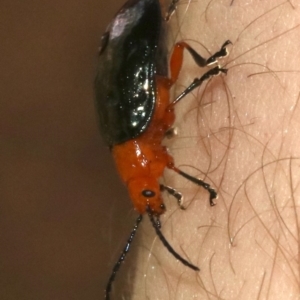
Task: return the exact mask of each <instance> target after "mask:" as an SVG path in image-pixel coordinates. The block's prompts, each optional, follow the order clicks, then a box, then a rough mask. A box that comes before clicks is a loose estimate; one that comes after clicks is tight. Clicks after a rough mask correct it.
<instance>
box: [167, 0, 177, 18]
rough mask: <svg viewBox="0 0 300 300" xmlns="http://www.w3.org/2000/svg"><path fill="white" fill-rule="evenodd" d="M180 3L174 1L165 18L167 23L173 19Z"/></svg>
mask: <svg viewBox="0 0 300 300" xmlns="http://www.w3.org/2000/svg"><path fill="white" fill-rule="evenodd" d="M178 2H179V0H172V2H171V4H170V5H169V7H168V11H167V13H166V16H165V20H166V21H167V22H168V21H169V20H170V19H171V17H172V15H173V13H174V12H175V10H176V9H177V3H178Z"/></svg>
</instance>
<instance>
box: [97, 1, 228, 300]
mask: <svg viewBox="0 0 300 300" xmlns="http://www.w3.org/2000/svg"><path fill="white" fill-rule="evenodd" d="M166 19H169V18H168V17H167V18H166ZM165 25H166V20H165V19H164V18H163V17H162V12H161V6H160V3H159V1H158V0H129V1H127V2H126V4H125V5H124V6H123V7H122V8H121V9H120V11H119V12H118V13H117V14H116V15H115V17H114V19H113V20H112V22H111V23H110V25H109V26H108V29H107V31H106V33H105V34H104V35H103V36H102V41H101V48H100V54H99V62H98V73H97V76H96V80H95V93H96V105H97V111H98V115H99V120H100V129H101V132H102V135H103V137H104V140H105V141H106V143H107V144H108V146H109V147H110V148H111V151H112V154H113V156H114V159H115V163H116V166H117V169H118V171H119V174H120V176H121V178H122V180H123V182H124V183H125V184H126V186H127V188H128V191H129V195H130V197H131V199H132V202H133V205H134V208H135V210H136V211H137V212H138V213H139V214H140V215H139V217H138V219H137V221H136V224H135V226H134V229H133V231H132V232H131V235H130V238H129V240H128V243H127V244H126V247H125V248H124V250H123V252H122V255H121V256H120V258H119V260H118V262H117V263H116V265H115V267H114V269H113V272H112V275H111V277H110V278H109V281H108V284H107V286H106V290H105V299H109V298H110V291H111V286H112V282H113V281H114V278H115V275H116V272H117V271H118V269H119V267H120V265H121V263H122V261H123V260H124V259H125V256H126V254H127V252H128V250H129V247H130V244H131V242H132V239H133V237H134V235H135V232H136V230H137V227H138V224H139V223H140V222H141V220H142V215H143V214H145V213H147V214H148V215H149V217H150V220H151V222H152V224H153V227H154V228H155V230H156V233H157V234H158V236H159V238H160V239H161V241H162V242H163V244H164V245H165V246H166V247H167V249H168V250H169V251H170V252H171V253H172V254H173V255H174V256H175V257H176V258H177V259H179V260H180V261H181V262H182V263H183V264H185V265H186V266H188V267H190V268H191V269H193V270H196V271H199V268H198V267H196V266H194V265H193V264H191V263H189V262H188V261H187V260H185V259H184V258H182V257H181V256H180V255H179V254H178V253H176V252H175V251H174V249H173V248H172V247H171V246H170V245H169V243H168V242H167V241H166V239H165V238H164V236H163V235H162V233H161V231H160V222H159V216H160V215H161V214H162V213H164V212H165V205H164V203H163V199H162V196H161V193H162V191H166V192H168V193H169V194H170V195H172V196H174V197H175V198H176V199H177V201H178V203H179V205H181V194H180V193H179V192H177V191H176V190H175V189H174V188H171V187H169V186H165V185H163V184H161V183H160V182H159V179H160V177H161V176H162V175H163V172H164V170H165V168H169V169H171V170H173V171H174V172H176V173H178V174H179V175H181V176H183V177H184V178H186V179H187V180H190V181H191V182H193V183H195V184H197V185H199V186H202V187H203V188H204V189H206V190H207V191H208V192H209V195H210V196H209V201H210V205H211V206H213V205H214V199H215V198H216V197H217V193H216V191H215V190H214V189H213V188H211V187H210V185H209V184H207V183H205V182H204V181H202V180H200V179H198V178H195V177H193V176H191V175H189V174H186V173H185V172H183V171H181V170H180V169H178V168H177V167H176V166H175V164H174V159H173V157H172V156H171V155H170V154H169V153H168V151H167V149H166V148H165V147H164V146H162V140H163V139H164V137H165V135H166V133H167V132H168V131H169V130H170V128H171V127H172V125H173V123H174V120H175V114H174V106H175V104H176V103H177V102H178V101H180V100H181V99H182V98H183V97H184V96H185V95H187V94H188V93H190V92H191V91H192V90H194V89H195V88H196V87H199V86H200V85H201V84H202V83H203V82H204V81H205V80H207V79H209V78H211V77H212V76H214V75H219V74H220V73H225V74H226V72H227V70H226V69H223V68H221V67H220V66H216V67H214V68H212V69H210V70H209V71H208V72H206V73H205V74H204V75H203V76H201V77H200V78H196V79H195V80H194V81H193V82H192V83H191V85H190V86H188V87H187V88H186V89H185V90H184V91H183V92H182V93H181V94H180V95H179V96H178V97H177V98H176V99H175V100H173V101H170V89H171V88H172V86H173V85H174V83H175V82H176V80H177V78H178V75H179V72H180V70H181V66H182V62H183V51H184V49H186V50H188V52H189V53H190V54H191V55H192V57H193V59H194V61H195V62H196V64H197V65H198V66H200V67H204V66H208V65H211V64H214V63H216V62H217V59H218V58H220V57H224V56H226V55H227V49H226V46H227V45H228V44H230V41H226V42H225V43H224V44H223V45H222V47H221V49H220V51H218V52H217V53H215V54H214V55H212V56H211V57H210V58H208V59H204V58H203V57H202V56H200V55H199V54H198V53H197V52H196V51H195V50H194V49H193V48H191V47H190V46H189V45H188V44H187V43H185V42H179V43H176V44H175V46H174V49H173V53H172V55H171V59H170V64H168V57H167V56H168V55H167V54H168V53H167V47H166V34H167V32H166V28H165V27H166V26H165ZM169 68H170V75H168V73H169V70H168V69H169Z"/></svg>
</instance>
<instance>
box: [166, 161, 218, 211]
mask: <svg viewBox="0 0 300 300" xmlns="http://www.w3.org/2000/svg"><path fill="white" fill-rule="evenodd" d="M169 168H170V169H171V170H173V171H175V172H176V173H177V174H179V175H181V176H182V177H184V178H185V179H187V180H189V181H191V182H193V183H195V184H197V185H198V186H202V187H203V188H204V189H206V190H207V191H208V192H209V204H210V206H214V205H215V202H214V199H217V197H218V194H217V192H216V191H215V189H214V188H212V187H211V186H210V185H209V184H208V183H206V182H205V181H203V180H201V179H198V178H196V177H193V176H191V175H189V174H187V173H185V172H183V171H181V170H179V169H178V168H176V167H175V166H173V165H170V166H169Z"/></svg>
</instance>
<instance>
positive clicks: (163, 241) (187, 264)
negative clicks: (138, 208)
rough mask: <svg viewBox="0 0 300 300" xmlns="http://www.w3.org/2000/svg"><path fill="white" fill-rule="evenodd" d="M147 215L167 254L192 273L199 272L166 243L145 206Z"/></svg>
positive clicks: (151, 214) (150, 212)
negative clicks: (167, 251)
mask: <svg viewBox="0 0 300 300" xmlns="http://www.w3.org/2000/svg"><path fill="white" fill-rule="evenodd" d="M146 210H147V213H148V215H149V218H150V221H151V223H152V225H153V227H154V229H155V231H156V234H157V235H158V237H159V239H160V240H161V242H162V243H163V245H164V246H165V247H166V248H167V249H168V250H169V252H170V253H171V254H172V255H173V256H174V257H175V258H176V259H178V260H179V261H180V262H181V263H183V264H184V265H185V266H187V267H189V268H191V269H192V270H194V271H200V269H199V268H198V267H196V266H194V265H193V264H191V263H190V262H188V261H187V260H186V259H184V258H183V257H182V256H180V255H179V254H178V253H177V252H176V251H175V250H174V249H173V248H172V246H171V245H170V244H169V243H168V241H167V240H166V238H165V237H164V236H163V234H162V232H161V231H160V229H159V227H158V226H157V222H156V220H155V219H154V217H153V213H152V211H151V209H150V207H149V206H147V208H146Z"/></svg>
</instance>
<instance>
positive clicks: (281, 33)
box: [117, 0, 300, 299]
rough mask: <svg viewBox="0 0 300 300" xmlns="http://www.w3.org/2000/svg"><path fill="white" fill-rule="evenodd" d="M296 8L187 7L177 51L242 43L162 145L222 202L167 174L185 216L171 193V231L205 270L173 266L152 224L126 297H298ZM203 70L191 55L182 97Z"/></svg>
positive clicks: (181, 108) (260, 4) (144, 231)
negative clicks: (180, 46)
mask: <svg viewBox="0 0 300 300" xmlns="http://www.w3.org/2000/svg"><path fill="white" fill-rule="evenodd" d="M299 10H300V7H299V4H297V3H296V1H268V2H267V1H248V2H247V3H245V2H244V1H238V0H235V1H232V3H230V1H201V3H200V1H198V2H191V3H189V5H187V4H186V3H185V4H180V5H179V7H178V11H177V12H176V14H174V15H173V17H172V21H171V22H172V23H171V24H172V25H171V26H172V28H173V31H172V32H173V37H172V38H173V44H174V39H175V40H182V39H184V40H185V41H186V42H188V43H189V44H190V45H191V46H192V47H193V48H194V49H195V50H197V51H198V52H199V53H201V55H203V56H205V57H209V55H210V54H212V53H214V52H216V51H218V50H219V48H220V47H221V45H222V44H223V43H224V42H225V41H226V40H227V39H229V40H231V41H232V43H233V46H231V47H229V51H230V54H229V56H228V57H226V58H225V59H223V60H222V61H220V64H221V65H222V66H224V67H226V68H228V75H227V76H226V77H225V76H223V75H221V76H219V77H215V78H213V79H212V80H211V81H210V82H209V83H208V84H205V85H204V86H202V87H201V88H200V89H197V90H195V91H194V92H193V93H192V95H190V96H188V97H186V98H184V99H183V100H181V102H180V103H179V104H177V107H176V112H177V119H176V127H177V129H178V135H177V136H175V137H174V138H173V139H170V140H166V141H165V143H166V145H167V146H168V147H169V148H170V152H171V153H172V154H173V155H174V157H175V162H176V165H177V166H178V167H181V169H183V170H184V171H186V172H189V174H191V175H194V176H197V177H199V178H202V179H204V180H205V181H207V182H208V183H210V184H211V185H212V186H213V187H215V188H216V190H217V191H218V195H219V197H218V199H217V201H216V204H217V205H216V206H214V207H210V206H209V202H208V193H207V192H206V191H204V190H203V189H201V188H198V187H197V186H194V185H193V184H192V183H189V182H187V181H186V180H184V179H183V178H181V177H180V176H178V175H177V174H174V173H172V172H171V171H167V172H166V173H165V177H164V179H163V182H164V183H165V184H167V185H169V186H172V187H175V188H176V189H177V190H178V191H180V192H181V193H182V194H183V195H184V205H185V207H186V208H187V209H186V211H182V210H180V209H179V208H178V206H177V204H176V201H175V200H174V199H173V198H172V197H170V196H168V195H167V194H165V196H164V197H165V199H166V200H165V203H166V207H167V212H166V213H165V215H163V216H162V217H161V221H162V231H163V233H164V235H165V236H166V238H167V239H168V241H169V242H170V244H171V245H172V246H173V248H174V249H175V250H176V251H178V252H179V253H180V254H181V255H182V256H183V257H185V258H188V260H189V261H191V262H192V263H193V264H195V265H197V266H199V267H200V269H201V270H200V272H198V273H197V272H194V271H192V270H190V269H188V268H187V267H185V266H183V265H181V263H180V262H178V261H176V260H175V259H174V257H173V256H172V255H171V254H170V253H168V251H167V250H166V249H165V248H164V247H163V245H162V244H161V242H160V240H159V239H158V238H157V237H156V236H155V233H154V230H153V229H151V225H150V223H149V222H148V220H147V217H146V216H145V218H144V221H143V224H142V225H141V228H140V229H139V234H138V237H137V240H136V241H135V246H134V247H135V248H137V250H136V253H135V251H134V254H132V255H133V256H136V257H137V260H136V261H132V260H130V262H129V263H128V264H130V265H131V266H127V267H128V268H129V271H128V270H126V272H127V275H126V274H124V273H122V275H120V274H119V275H118V278H119V276H122V277H125V279H124V278H123V280H124V281H123V286H122V287H120V290H119V292H120V295H121V294H122V295H123V296H124V297H125V299H129V298H130V297H129V294H131V298H130V299H298V295H299V287H300V281H299V246H298V243H299V220H298V205H299V179H298V178H299V164H300V160H299V156H300V153H299V143H298V136H299V120H300V110H299V105H298V102H299V97H300V96H299V95H300V88H299V72H300V58H299V49H298V48H299V47H298V46H299V42H298V41H299V40H300V11H299ZM178 28H179V29H178ZM171 44H172V42H171ZM206 49H209V52H210V54H209V53H208V52H207V50H206ZM204 71H205V70H200V69H199V68H198V67H197V66H196V64H195V63H194V62H193V61H192V59H191V58H190V56H189V54H188V53H187V52H186V53H185V60H184V64H183V68H182V72H181V77H180V79H179V81H178V84H177V86H176V90H175V91H174V95H178V94H179V93H180V91H182V90H183V88H184V87H186V86H187V85H188V84H189V83H191V82H192V80H193V78H195V77H198V76H200V75H201V74H202V72H204ZM151 230H152V232H151ZM128 274H130V275H128ZM131 285H132V286H133V291H130V292H128V286H131ZM122 288H123V290H122ZM126 290H127V291H126ZM127 293H128V294H127ZM117 294H118V293H117ZM126 295H127V296H126ZM126 297H129V298H126Z"/></svg>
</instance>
